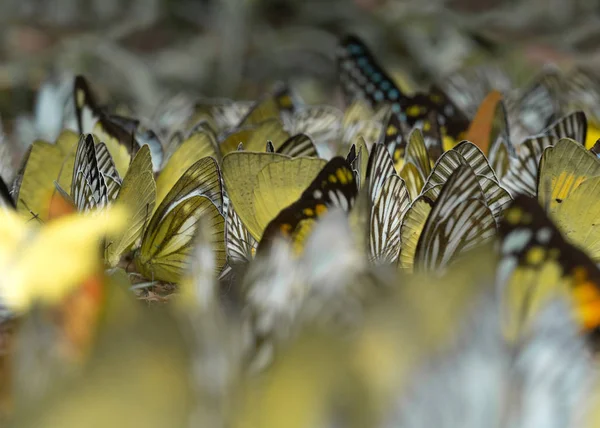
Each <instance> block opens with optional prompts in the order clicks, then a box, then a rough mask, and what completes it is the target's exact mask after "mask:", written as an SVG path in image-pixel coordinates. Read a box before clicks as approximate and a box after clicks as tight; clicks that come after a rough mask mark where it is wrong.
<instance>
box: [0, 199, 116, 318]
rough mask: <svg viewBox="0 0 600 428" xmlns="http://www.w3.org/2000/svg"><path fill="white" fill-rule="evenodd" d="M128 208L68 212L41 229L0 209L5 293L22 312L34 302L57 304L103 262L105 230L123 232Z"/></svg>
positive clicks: (0, 286)
mask: <svg viewBox="0 0 600 428" xmlns="http://www.w3.org/2000/svg"><path fill="white" fill-rule="evenodd" d="M126 218H127V216H126V213H125V211H124V210H120V209H114V208H113V209H111V210H109V211H104V212H103V213H102V214H100V215H96V216H90V215H77V214H74V215H69V216H66V217H61V218H59V219H57V220H53V221H51V222H49V223H48V224H47V225H44V226H42V227H39V228H38V229H36V228H35V227H34V226H32V225H30V224H27V223H25V222H24V221H23V220H22V219H21V218H19V216H18V214H14V213H11V212H8V211H3V212H1V213H0V242H2V245H1V247H0V248H1V250H0V265H1V266H2V276H1V277H0V292H1V293H2V297H3V300H4V302H6V304H7V306H8V307H10V308H11V309H13V310H15V311H17V312H19V311H24V310H26V309H27V308H28V307H29V306H30V305H31V304H32V303H33V302H34V301H37V300H41V301H43V302H45V303H49V304H52V303H56V302H58V301H60V300H61V299H62V298H63V297H64V296H65V295H66V294H68V293H69V292H70V291H71V290H72V289H73V288H74V287H76V286H77V285H78V284H80V283H81V281H83V280H84V279H85V278H86V277H88V276H89V275H90V274H92V273H93V272H94V270H95V269H97V268H99V267H100V266H101V259H100V257H99V256H100V254H99V252H98V248H99V245H100V242H101V239H102V237H103V236H104V235H105V233H118V232H119V231H120V230H121V229H122V228H123V227H124V226H125V222H126Z"/></svg>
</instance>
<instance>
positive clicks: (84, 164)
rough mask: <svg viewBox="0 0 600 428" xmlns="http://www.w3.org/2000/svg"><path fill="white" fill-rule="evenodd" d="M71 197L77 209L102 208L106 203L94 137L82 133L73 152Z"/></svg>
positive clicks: (106, 194)
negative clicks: (75, 150) (75, 151)
mask: <svg viewBox="0 0 600 428" xmlns="http://www.w3.org/2000/svg"><path fill="white" fill-rule="evenodd" d="M71 197H72V198H73V201H74V202H75V206H76V207H77V209H78V210H79V211H87V210H90V209H92V208H102V207H105V206H106V205H107V204H108V189H107V187H106V182H105V181H104V176H103V175H102V174H101V173H100V169H99V168H98V161H97V158H96V148H95V144H94V138H93V137H92V135H91V134H87V135H85V136H84V135H82V136H81V138H80V140H79V144H78V146H77V153H76V154H75V166H74V168H73V180H72V182H71Z"/></svg>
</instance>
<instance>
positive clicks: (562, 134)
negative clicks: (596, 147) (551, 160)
mask: <svg viewBox="0 0 600 428" xmlns="http://www.w3.org/2000/svg"><path fill="white" fill-rule="evenodd" d="M586 130H587V121H586V117H585V114H584V113H583V112H575V113H572V114H569V115H567V116H565V117H563V118H561V119H559V120H557V121H556V122H554V123H552V124H551V125H549V126H548V127H547V128H546V129H544V130H543V131H542V132H541V133H540V134H538V135H534V136H531V137H528V138H527V139H525V141H523V142H522V143H521V144H520V145H519V146H517V153H516V157H514V158H511V159H510V163H509V168H508V170H507V172H506V174H505V175H504V176H503V177H502V184H503V185H504V186H505V187H506V188H507V189H508V190H509V191H510V192H511V194H513V195H516V194H519V193H522V194H525V195H529V196H535V195H536V194H537V186H538V180H539V177H538V169H539V164H540V159H541V157H542V154H543V152H544V150H545V149H546V148H548V147H551V146H554V145H555V144H557V142H558V141H559V140H560V139H561V138H571V139H574V140H575V141H580V142H582V141H585V138H586Z"/></svg>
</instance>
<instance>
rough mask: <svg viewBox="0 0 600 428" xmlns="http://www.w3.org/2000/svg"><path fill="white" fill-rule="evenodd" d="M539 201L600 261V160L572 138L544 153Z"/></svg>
mask: <svg viewBox="0 0 600 428" xmlns="http://www.w3.org/2000/svg"><path fill="white" fill-rule="evenodd" d="M537 194H538V200H539V202H540V205H541V206H542V207H544V208H545V209H546V211H547V213H548V214H549V216H550V218H551V219H552V220H553V221H554V223H556V225H557V227H558V229H559V230H560V231H561V232H562V233H563V234H564V235H565V237H566V239H567V240H568V241H570V242H571V243H572V244H575V245H577V246H579V247H580V248H583V249H584V250H585V251H586V252H587V253H588V254H589V256H590V257H591V258H592V259H593V260H594V261H596V262H598V261H600V230H598V227H596V223H597V221H598V218H599V217H600V203H598V201H600V159H598V157H596V156H595V155H594V154H593V153H591V152H589V151H588V150H586V149H585V147H584V146H583V145H582V144H580V143H578V142H576V141H574V140H571V139H568V138H563V139H561V140H559V141H558V143H556V145H555V146H552V147H548V148H546V149H545V150H544V154H543V155H542V159H541V161H540V169H539V178H538V188H537Z"/></svg>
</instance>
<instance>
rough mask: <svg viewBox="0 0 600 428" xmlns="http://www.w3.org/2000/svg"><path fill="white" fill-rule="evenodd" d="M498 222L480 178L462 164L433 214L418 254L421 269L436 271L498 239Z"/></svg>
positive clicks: (449, 182) (418, 265)
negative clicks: (496, 232)
mask: <svg viewBox="0 0 600 428" xmlns="http://www.w3.org/2000/svg"><path fill="white" fill-rule="evenodd" d="M495 231H496V222H495V220H494V216H493V215H492V212H491V211H490V209H489V208H488V207H487V205H486V204H485V202H484V198H483V193H482V190H481V188H480V186H479V182H478V179H477V176H476V175H475V173H474V172H473V170H472V169H471V168H470V167H469V166H468V165H461V166H460V167H459V168H458V169H457V170H456V171H455V172H454V173H453V174H452V175H451V176H450V178H449V179H448V181H447V182H446V184H445V185H444V187H443V189H442V191H441V192H440V195H439V197H438V199H437V200H436V202H435V204H434V206H433V208H432V210H431V213H430V214H429V216H428V218H427V221H426V223H425V226H424V228H423V231H422V233H421V236H420V237H419V242H418V244H417V249H416V253H415V267H416V269H418V270H425V271H436V270H439V269H443V268H445V267H446V266H448V265H449V264H450V263H452V262H454V261H456V260H457V258H458V257H460V255H461V254H464V253H465V252H466V251H468V250H470V249H473V248H475V247H476V246H479V245H481V244H483V243H485V242H487V241H488V240H489V239H491V238H492V237H493V236H494V233H495Z"/></svg>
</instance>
